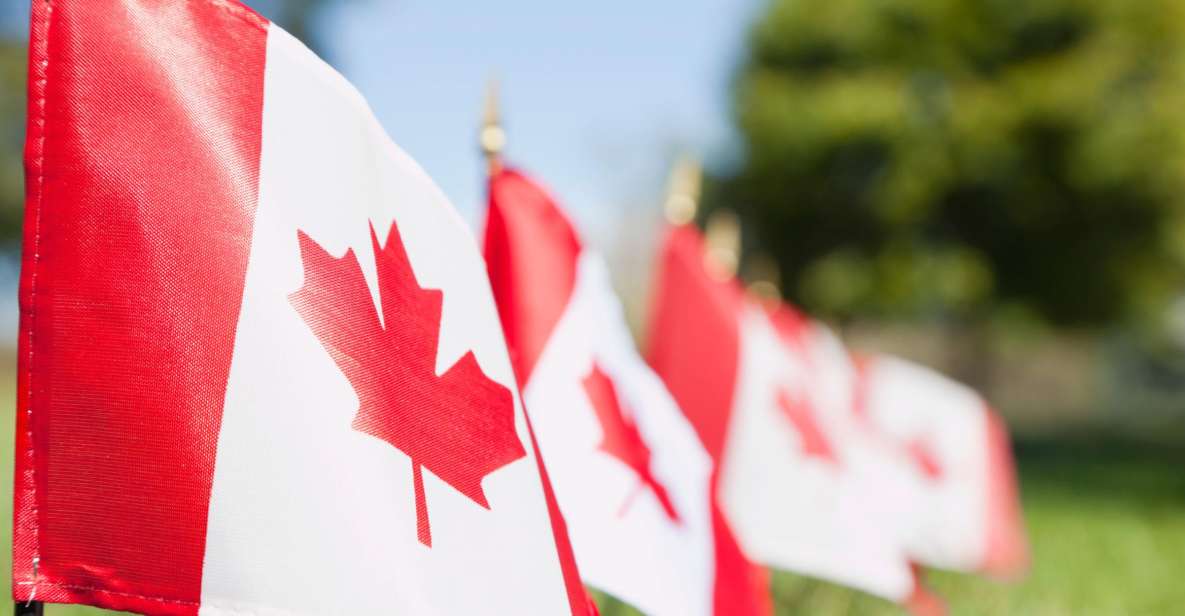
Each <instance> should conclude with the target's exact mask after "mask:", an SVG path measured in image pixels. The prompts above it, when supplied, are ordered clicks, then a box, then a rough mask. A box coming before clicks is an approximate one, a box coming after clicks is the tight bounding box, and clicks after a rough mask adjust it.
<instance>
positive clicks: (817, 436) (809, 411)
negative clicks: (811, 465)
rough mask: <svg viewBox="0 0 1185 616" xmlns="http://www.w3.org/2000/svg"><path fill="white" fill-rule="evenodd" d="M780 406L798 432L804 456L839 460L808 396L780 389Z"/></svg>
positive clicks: (833, 462) (836, 461)
mask: <svg viewBox="0 0 1185 616" xmlns="http://www.w3.org/2000/svg"><path fill="white" fill-rule="evenodd" d="M778 406H779V407H780V408H781V409H782V414H783V415H785V416H786V419H788V420H789V421H790V425H792V426H794V431H795V432H797V433H798V438H799V441H800V442H801V446H802V454H803V455H804V456H807V457H815V458H819V459H820V460H822V461H824V462H827V463H830V464H836V463H838V462H839V460H838V458H836V457H835V450H834V449H833V448H832V447H831V441H830V440H828V438H827V435H825V434H824V433H823V430H822V429H821V428H819V423H818V421H817V420H816V419H815V409H814V405H812V404H811V402H810V400H809V399H808V398H807V397H806V396H802V395H799V396H791V395H790V393H789V392H788V391H786V389H785V388H783V389H780V390H778Z"/></svg>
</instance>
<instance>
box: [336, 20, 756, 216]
mask: <svg viewBox="0 0 1185 616" xmlns="http://www.w3.org/2000/svg"><path fill="white" fill-rule="evenodd" d="M760 4H761V3H760V2H759V0H681V1H680V0H652V1H649V2H636V1H635V2H630V1H625V0H598V1H597V2H581V3H574V2H547V1H542V0H503V1H501V2H497V3H488V2H472V1H469V2H459V1H456V0H362V1H356V2H352V3H344V4H343V5H341V6H340V7H339V8H336V9H333V10H331V11H330V12H329V14H328V15H327V16H326V19H325V20H324V21H323V22H322V23H321V24H320V27H321V28H322V29H321V30H320V33H321V34H322V39H323V40H324V41H326V43H327V44H328V45H329V51H330V53H331V54H332V59H333V61H334V64H335V65H337V66H338V68H339V69H340V70H341V71H342V72H343V73H345V74H346V76H347V77H349V78H350V79H351V81H353V82H354V84H355V85H357V86H358V88H359V89H361V90H362V92H363V94H364V95H366V97H367V99H368V100H369V101H370V104H371V106H372V107H373V108H374V110H375V113H376V114H377V115H378V117H379V120H380V121H381V122H382V123H383V125H384V126H385V127H386V129H387V131H388V132H389V133H390V134H391V135H392V137H394V139H395V141H396V142H397V143H399V144H400V145H401V146H402V147H403V148H404V149H405V150H407V151H408V152H409V153H410V154H411V155H412V156H413V157H415V158H416V159H417V160H418V161H419V162H420V163H421V164H422V165H423V166H424V168H425V169H426V170H427V171H428V173H429V174H430V175H431V176H432V177H433V178H435V179H436V181H437V182H438V183H439V184H440V185H441V187H442V188H443V189H444V191H445V192H446V193H447V194H448V195H449V197H450V198H451V199H452V200H453V202H454V204H455V205H456V206H457V207H458V208H459V209H460V210H461V211H462V212H463V213H464V214H465V215H466V217H467V218H469V219H470V220H476V219H477V218H478V217H479V212H480V211H481V209H482V206H483V200H484V195H483V187H482V183H481V182H482V167H481V159H480V157H479V155H478V151H477V144H476V134H477V129H478V125H479V115H480V107H481V101H482V98H483V92H484V90H485V86H486V83H487V81H488V79H489V78H490V76H492V75H495V76H497V79H498V81H499V83H500V84H501V91H502V106H503V119H504V122H505V125H506V129H507V131H508V137H509V145H508V150H507V156H508V158H509V159H510V160H511V162H512V163H514V164H516V165H518V166H520V167H522V168H524V169H526V170H528V171H529V172H531V173H532V174H534V175H535V176H536V177H537V178H539V179H541V180H543V181H544V183H545V184H547V185H548V186H550V187H551V188H552V189H553V190H554V192H555V193H557V195H558V196H559V197H560V198H561V200H562V201H564V203H565V204H566V205H567V207H568V208H569V209H570V210H572V211H573V213H574V215H575V216H576V218H577V219H579V220H580V221H581V222H583V223H584V224H585V226H586V227H592V228H590V229H588V230H589V231H590V232H592V233H593V234H594V235H603V234H605V233H609V234H612V232H613V228H614V227H616V226H618V225H619V222H618V221H620V220H622V216H623V215H625V216H626V217H627V218H628V212H626V211H623V210H628V209H631V208H646V207H652V208H654V209H657V208H658V205H657V203H656V201H657V199H658V198H659V197H660V195H661V190H662V185H663V182H664V177H665V173H666V167H667V165H668V164H669V162H670V160H671V158H672V156H673V154H674V152H675V151H676V150H679V149H690V150H692V151H694V152H696V153H699V154H703V155H707V156H709V157H710V158H713V157H714V158H715V159H717V160H722V159H726V158H727V157H728V156H729V155H730V152H731V151H732V150H733V149H734V147H733V146H732V145H731V143H732V137H731V135H732V133H731V128H730V122H729V98H728V82H729V80H730V78H731V75H732V71H733V68H734V67H735V65H736V63H737V62H738V61H739V60H740V58H741V54H742V52H743V42H744V35H745V32H746V30H747V27H748V23H749V22H750V20H751V18H752V16H753V14H754V12H755V9H757V8H759V7H760Z"/></svg>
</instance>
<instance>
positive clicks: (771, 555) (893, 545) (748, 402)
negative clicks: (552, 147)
mask: <svg viewBox="0 0 1185 616" xmlns="http://www.w3.org/2000/svg"><path fill="white" fill-rule="evenodd" d="M657 287H658V288H657V291H656V293H655V302H654V306H653V314H652V317H651V324H650V332H649V349H648V357H649V360H650V362H651V365H652V366H653V367H654V368H655V371H656V372H657V373H658V374H659V375H660V376H661V377H662V379H663V380H664V381H665V382H666V384H667V386H668V388H669V389H670V391H671V393H672V394H673V395H674V397H675V399H676V400H677V401H678V403H679V406H680V407H681V408H682V409H683V411H684V412H685V413H686V414H687V417H688V419H690V420H691V423H692V424H693V425H694V426H695V428H696V430H697V431H698V433H699V435H700V438H701V440H702V441H703V443H704V445H705V446H706V447H707V449H708V451H709V452H710V453H711V454H712V456H713V458H714V459H715V460H716V461H717V464H718V466H719V471H718V472H719V477H718V482H719V486H718V490H719V502H720V506H721V507H722V509H723V510H724V513H725V516H726V518H727V520H728V521H729V523H731V525H732V527H733V528H734V529H735V531H736V534H737V537H738V539H739V541H740V544H741V546H742V548H743V549H744V551H745V552H746V553H747V554H748V555H749V556H750V557H751V558H753V559H754V560H756V561H758V562H760V563H762V564H764V565H768V566H770V567H774V568H780V569H787V570H790V571H794V572H798V573H802V574H806V575H810V576H815V577H820V578H824V579H828V580H831V581H835V582H838V583H841V584H845V585H849V586H852V587H855V588H859V589H862V590H865V591H867V592H870V593H873V594H877V595H880V596H883V597H886V598H889V599H892V600H895V601H899V602H903V603H908V604H910V605H911V606H912V607H914V609H915V610H916V611H919V612H932V611H936V610H937V606H936V605H935V604H934V602H933V599H932V597H929V596H928V595H926V594H925V593H924V592H923V591H922V589H921V588H920V586H919V585H918V584H917V580H916V578H915V575H914V573H913V570H912V567H911V565H910V562H909V559H908V557H907V554H906V552H905V549H904V547H903V541H902V538H903V536H904V535H905V534H906V533H907V532H908V530H909V524H910V523H911V507H912V506H913V501H914V499H913V498H912V496H911V494H912V490H913V487H912V484H911V476H910V474H909V473H908V472H906V469H905V460H904V459H903V458H902V457H901V456H900V455H898V453H897V450H896V449H895V448H893V447H889V446H885V445H884V444H882V443H880V442H878V440H877V439H873V438H870V437H869V433H868V431H867V430H864V429H863V428H862V427H861V426H860V425H858V422H856V421H854V418H853V415H852V413H851V395H852V385H853V383H854V376H855V374H854V369H853V367H852V365H851V362H850V360H849V357H848V354H847V352H846V350H845V349H844V348H843V346H842V345H841V344H840V343H839V341H838V340H837V339H836V338H835V336H834V335H832V334H831V333H830V332H829V331H828V330H827V329H826V328H825V327H822V326H820V325H819V324H816V323H812V322H809V321H807V320H805V319H803V318H802V317H800V316H799V315H797V314H796V313H793V312H792V311H790V310H789V309H788V308H785V307H773V308H771V307H769V306H767V305H764V304H762V303H760V302H758V301H756V300H753V299H751V298H749V297H747V296H746V295H745V293H744V292H743V290H742V289H741V288H740V287H739V285H738V284H737V283H736V281H735V280H733V279H731V278H727V277H723V276H719V275H716V274H715V272H713V271H712V269H711V267H710V264H709V263H706V261H705V250H704V247H703V240H702V238H701V236H700V235H699V232H698V231H696V230H695V229H694V228H692V227H690V226H680V227H673V228H671V229H669V230H668V232H667V236H666V239H665V241H664V244H663V248H662V254H661V257H660V262H659V273H658V284H657Z"/></svg>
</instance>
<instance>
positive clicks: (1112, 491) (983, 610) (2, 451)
mask: <svg viewBox="0 0 1185 616" xmlns="http://www.w3.org/2000/svg"><path fill="white" fill-rule="evenodd" d="M4 368H7V369H4ZM11 373H12V370H11V366H0V374H4V375H10V374H11ZM12 388H13V385H12V378H11V377H8V376H5V377H4V378H0V401H2V402H0V480H2V481H3V486H4V489H3V491H2V493H0V520H2V521H0V526H2V527H3V531H2V532H0V537H2V540H0V550H2V552H3V557H0V563H3V564H2V565H0V576H3V579H5V580H8V582H6V585H7V584H8V583H10V574H9V568H10V565H11V556H10V554H11V551H10V544H11V532H12V527H11V519H12V515H11V514H12V511H11V509H12V496H11V495H12V461H13V456H12V429H13V416H12V415H13V408H12V402H11V401H12V400H13V399H14V395H13V392H12ZM1178 449H1179V450H1180V451H1173V450H1168V449H1154V448H1149V447H1137V446H1132V445H1124V444H1115V443H1100V442H1089V441H1079V442H1076V443H1049V442H1046V443H1025V444H1022V446H1021V447H1019V451H1018V456H1019V460H1020V468H1021V478H1022V490H1023V494H1024V501H1025V516H1026V519H1027V523H1028V530H1029V535H1030V540H1031V541H1032V544H1033V557H1034V563H1033V569H1032V571H1031V573H1030V574H1029V576H1028V577H1027V578H1026V579H1024V580H1023V581H1021V582H1019V583H1014V584H1000V583H996V582H992V581H987V580H980V579H977V578H973V577H970V576H965V575H956V574H949V573H932V574H930V576H929V581H930V583H931V584H932V585H933V586H934V587H935V588H937V589H938V591H939V592H940V593H942V594H943V595H944V596H945V597H946V598H947V599H948V601H949V603H950V606H951V608H952V612H953V613H954V614H1038V615H1041V616H1058V615H1062V614H1065V615H1071V614H1073V615H1080V614H1090V615H1110V614H1116V615H1118V614H1124V615H1126V614H1177V613H1181V612H1182V610H1183V609H1185V577H1183V576H1185V447H1183V448H1178ZM774 593H775V599H776V604H777V611H778V614H792V613H793V614H823V615H831V614H836V615H838V614H897V613H899V610H898V609H897V608H895V607H893V606H892V605H890V604H888V603H886V602H884V601H880V600H878V599H874V598H871V597H868V596H866V595H863V594H861V593H857V592H853V591H849V590H845V589H843V588H839V587H836V586H833V585H830V584H825V583H821V582H816V581H811V580H807V579H804V578H801V577H796V576H792V575H781V574H780V575H778V576H777V577H776V578H775V580H774ZM0 605H2V606H3V607H0V616H3V615H8V614H11V610H12V603H11V601H7V600H6V601H3V602H0ZM602 606H603V607H602V613H603V614H604V616H619V615H624V614H634V613H636V612H634V611H632V610H629V609H628V608H625V607H623V606H621V605H620V604H617V603H615V602H613V601H612V600H609V599H606V600H605V601H602ZM46 612H47V613H48V614H56V615H59V616H63V615H71V616H76V615H82V614H101V613H103V612H102V611H101V610H94V609H89V608H79V607H62V606H50V607H49V608H48V609H47V610H46Z"/></svg>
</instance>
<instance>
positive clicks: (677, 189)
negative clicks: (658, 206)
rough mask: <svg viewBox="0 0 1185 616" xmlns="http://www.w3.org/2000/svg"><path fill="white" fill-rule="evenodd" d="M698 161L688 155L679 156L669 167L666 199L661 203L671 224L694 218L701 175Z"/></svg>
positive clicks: (686, 222)
mask: <svg viewBox="0 0 1185 616" xmlns="http://www.w3.org/2000/svg"><path fill="white" fill-rule="evenodd" d="M702 175H703V172H702V170H701V169H700V164H699V161H697V160H695V159H694V158H692V157H690V156H680V157H679V159H678V160H676V161H675V166H674V167H672V168H671V178H670V180H669V181H668V183H667V200H666V203H665V204H664V205H663V211H664V212H665V214H666V217H667V222H669V223H671V224H672V225H685V224H688V223H690V222H691V221H692V220H694V219H695V210H696V208H697V207H698V205H699V192H700V182H701V176H702Z"/></svg>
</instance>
